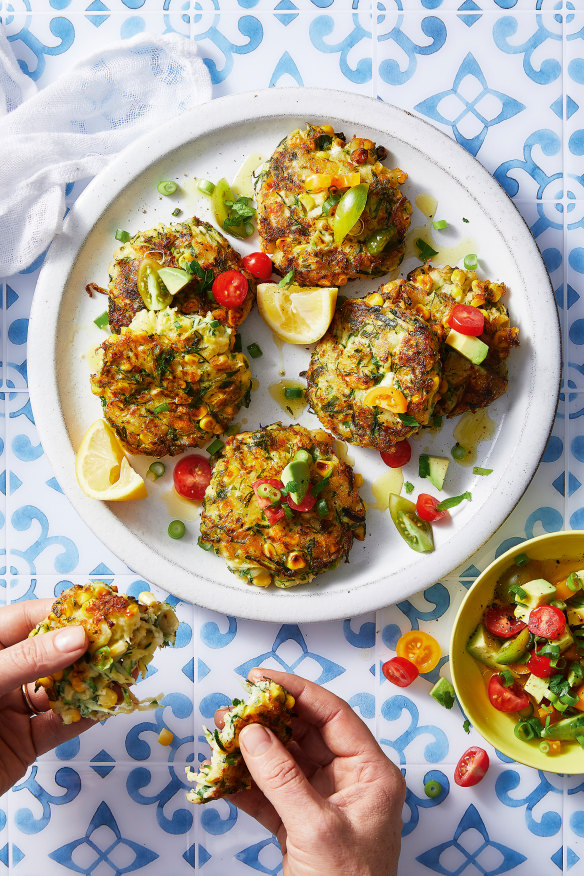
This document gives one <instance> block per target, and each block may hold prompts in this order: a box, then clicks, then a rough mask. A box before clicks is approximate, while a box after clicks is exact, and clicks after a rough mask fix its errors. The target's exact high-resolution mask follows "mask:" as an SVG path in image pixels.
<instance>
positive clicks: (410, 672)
mask: <svg viewBox="0 0 584 876" xmlns="http://www.w3.org/2000/svg"><path fill="white" fill-rule="evenodd" d="M381 671H382V672H383V674H384V675H385V677H386V678H387V680H388V681H391V682H392V683H393V684H397V686H398V687H407V686H408V685H409V684H411V683H412V681H415V679H416V678H417V677H418V675H419V674H420V672H419V669H418V667H417V666H416V665H415V664H414V663H412V661H411V660H407V659H406V658H405V657H392V658H391V660H388V661H387V662H386V663H384V664H383V666H382V667H381Z"/></svg>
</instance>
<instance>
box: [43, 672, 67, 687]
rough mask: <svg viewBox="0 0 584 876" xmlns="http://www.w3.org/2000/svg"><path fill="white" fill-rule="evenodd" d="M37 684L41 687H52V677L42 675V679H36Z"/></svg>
mask: <svg viewBox="0 0 584 876" xmlns="http://www.w3.org/2000/svg"><path fill="white" fill-rule="evenodd" d="M61 674H62V673H61ZM37 684H40V685H41V686H42V687H52V686H53V676H50V675H43V677H42V678H38V679H37Z"/></svg>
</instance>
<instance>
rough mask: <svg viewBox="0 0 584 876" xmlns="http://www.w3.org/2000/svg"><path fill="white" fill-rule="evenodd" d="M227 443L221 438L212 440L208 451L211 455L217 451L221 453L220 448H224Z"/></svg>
mask: <svg viewBox="0 0 584 876" xmlns="http://www.w3.org/2000/svg"><path fill="white" fill-rule="evenodd" d="M224 447H225V444H224V443H223V441H221V439H220V438H215V440H214V441H211V443H210V444H209V446H208V447H207V453H208V454H209V456H213V455H214V454H215V453H219V451H220V450H223V448H224Z"/></svg>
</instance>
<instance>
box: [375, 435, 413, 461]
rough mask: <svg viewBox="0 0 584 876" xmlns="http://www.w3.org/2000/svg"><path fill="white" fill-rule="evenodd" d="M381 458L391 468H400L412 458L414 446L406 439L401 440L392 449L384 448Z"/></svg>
mask: <svg viewBox="0 0 584 876" xmlns="http://www.w3.org/2000/svg"><path fill="white" fill-rule="evenodd" d="M381 458H382V460H383V461H384V463H385V464H386V465H388V466H389V467H390V468H399V467H400V466H402V465H407V463H408V462H409V461H410V459H411V458H412V448H411V447H410V444H409V442H408V441H406V440H405V439H404V440H403V441H399V442H398V443H397V444H394V446H393V447H392V448H391V450H382V451H381Z"/></svg>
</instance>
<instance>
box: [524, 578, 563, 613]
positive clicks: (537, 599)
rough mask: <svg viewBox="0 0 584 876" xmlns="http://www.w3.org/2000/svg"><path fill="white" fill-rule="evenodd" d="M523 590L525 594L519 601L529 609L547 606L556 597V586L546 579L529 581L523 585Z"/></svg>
mask: <svg viewBox="0 0 584 876" xmlns="http://www.w3.org/2000/svg"><path fill="white" fill-rule="evenodd" d="M521 589H522V590H523V591H524V593H522V594H521V597H520V598H519V600H518V601H519V602H522V603H523V604H524V605H526V606H527V607H528V608H537V607H538V606H540V605H547V604H548V603H549V602H551V601H552V599H555V596H556V588H555V586H554V585H553V584H550V582H549V581H546V580H545V578H535V579H534V580H533V581H527V582H526V583H525V584H522V585H521ZM524 594H525V595H524Z"/></svg>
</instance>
